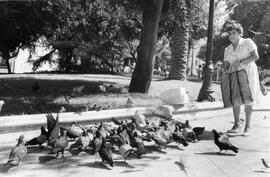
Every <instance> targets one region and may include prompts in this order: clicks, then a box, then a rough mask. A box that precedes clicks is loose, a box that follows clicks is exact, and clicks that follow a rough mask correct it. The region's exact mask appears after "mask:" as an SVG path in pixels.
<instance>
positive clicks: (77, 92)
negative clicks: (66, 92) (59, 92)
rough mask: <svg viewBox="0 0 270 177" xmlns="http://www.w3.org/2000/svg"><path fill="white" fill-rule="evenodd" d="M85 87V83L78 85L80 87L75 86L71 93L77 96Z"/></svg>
mask: <svg viewBox="0 0 270 177" xmlns="http://www.w3.org/2000/svg"><path fill="white" fill-rule="evenodd" d="M84 88H85V85H81V86H78V87H74V88H73V89H72V90H71V95H72V96H76V95H77V94H80V93H82V91H83V89H84Z"/></svg>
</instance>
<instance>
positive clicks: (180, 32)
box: [169, 18, 189, 80]
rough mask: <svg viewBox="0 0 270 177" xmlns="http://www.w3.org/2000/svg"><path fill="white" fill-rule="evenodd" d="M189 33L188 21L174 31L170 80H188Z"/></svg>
mask: <svg viewBox="0 0 270 177" xmlns="http://www.w3.org/2000/svg"><path fill="white" fill-rule="evenodd" d="M185 19H186V18H185ZM188 33H189V28H188V25H187V22H186V21H185V22H183V24H182V25H180V26H176V27H175V29H174V32H173V35H172V43H171V51H172V59H171V63H170V74H169V79H177V80H185V78H186V69H187V56H188Z"/></svg>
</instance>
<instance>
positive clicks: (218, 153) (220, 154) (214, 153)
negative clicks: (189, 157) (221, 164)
mask: <svg viewBox="0 0 270 177" xmlns="http://www.w3.org/2000/svg"><path fill="white" fill-rule="evenodd" d="M194 154H196V155H213V156H236V154H228V153H220V152H202V153H194Z"/></svg>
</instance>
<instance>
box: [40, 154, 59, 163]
mask: <svg viewBox="0 0 270 177" xmlns="http://www.w3.org/2000/svg"><path fill="white" fill-rule="evenodd" d="M38 159H39V163H40V164H46V163H47V162H49V161H52V160H55V159H57V158H56V157H55V156H50V155H46V156H39V158H38Z"/></svg>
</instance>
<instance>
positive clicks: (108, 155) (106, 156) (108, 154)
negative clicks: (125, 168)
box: [98, 138, 114, 167]
mask: <svg viewBox="0 0 270 177" xmlns="http://www.w3.org/2000/svg"><path fill="white" fill-rule="evenodd" d="M98 153H99V156H100V157H101V159H102V163H104V162H108V163H109V164H110V166H112V167H113V165H114V163H113V158H112V151H111V148H110V146H109V145H108V144H107V143H106V140H105V139H104V138H102V143H101V146H100V149H99V151H98Z"/></svg>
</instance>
